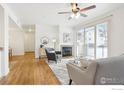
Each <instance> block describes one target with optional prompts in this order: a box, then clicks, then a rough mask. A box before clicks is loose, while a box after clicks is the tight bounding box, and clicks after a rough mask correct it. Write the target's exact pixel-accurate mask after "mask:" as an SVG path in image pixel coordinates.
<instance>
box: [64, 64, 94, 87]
mask: <svg viewBox="0 0 124 93" xmlns="http://www.w3.org/2000/svg"><path fill="white" fill-rule="evenodd" d="M66 65H67V69H68V74H69V77H70V79H72V81H73V82H74V83H75V84H78V85H91V84H93V77H92V76H91V75H89V74H88V73H87V70H82V69H81V68H80V67H78V66H76V65H74V64H71V63H68V64H66Z"/></svg>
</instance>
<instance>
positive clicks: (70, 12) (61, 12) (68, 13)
mask: <svg viewBox="0 0 124 93" xmlns="http://www.w3.org/2000/svg"><path fill="white" fill-rule="evenodd" d="M70 13H72V12H58V14H70Z"/></svg>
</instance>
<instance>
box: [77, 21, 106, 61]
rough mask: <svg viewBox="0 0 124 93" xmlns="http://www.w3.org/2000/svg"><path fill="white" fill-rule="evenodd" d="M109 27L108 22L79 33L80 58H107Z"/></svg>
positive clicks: (78, 52)
mask: <svg viewBox="0 0 124 93" xmlns="http://www.w3.org/2000/svg"><path fill="white" fill-rule="evenodd" d="M107 25H108V24H107V22H105V23H101V24H97V25H95V26H91V27H87V28H84V29H82V30H80V31H78V33H77V55H78V56H83V57H85V58H88V59H98V58H105V57H107V55H108V54H107V47H108V46H107Z"/></svg>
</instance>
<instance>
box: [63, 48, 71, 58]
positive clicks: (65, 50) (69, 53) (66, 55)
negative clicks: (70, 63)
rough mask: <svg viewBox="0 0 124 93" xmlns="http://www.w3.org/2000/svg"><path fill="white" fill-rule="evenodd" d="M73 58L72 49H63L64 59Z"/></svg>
mask: <svg viewBox="0 0 124 93" xmlns="http://www.w3.org/2000/svg"><path fill="white" fill-rule="evenodd" d="M68 56H72V47H62V57H68Z"/></svg>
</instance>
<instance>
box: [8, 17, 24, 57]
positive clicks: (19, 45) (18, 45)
mask: <svg viewBox="0 0 124 93" xmlns="http://www.w3.org/2000/svg"><path fill="white" fill-rule="evenodd" d="M9 47H10V48H12V54H13V55H24V33H23V31H22V30H21V29H20V28H19V27H18V25H16V24H15V23H14V21H13V20H12V19H11V18H9Z"/></svg>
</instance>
